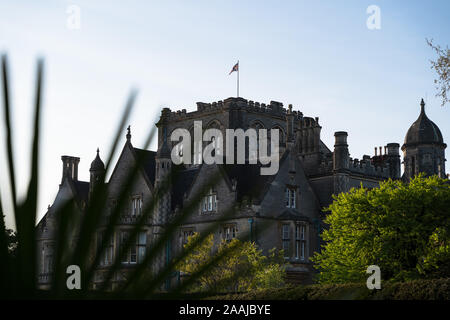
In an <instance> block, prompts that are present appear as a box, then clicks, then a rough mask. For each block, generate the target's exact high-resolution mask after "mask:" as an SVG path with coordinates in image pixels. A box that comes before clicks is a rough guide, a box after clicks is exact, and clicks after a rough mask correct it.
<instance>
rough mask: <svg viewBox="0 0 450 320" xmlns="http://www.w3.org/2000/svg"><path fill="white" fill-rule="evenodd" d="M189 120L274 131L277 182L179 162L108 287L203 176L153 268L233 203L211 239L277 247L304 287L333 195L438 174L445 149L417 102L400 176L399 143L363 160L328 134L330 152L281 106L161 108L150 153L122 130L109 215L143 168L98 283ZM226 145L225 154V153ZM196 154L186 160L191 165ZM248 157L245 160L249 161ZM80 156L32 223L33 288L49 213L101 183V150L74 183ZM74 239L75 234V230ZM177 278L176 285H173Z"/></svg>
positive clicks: (46, 265) (49, 232)
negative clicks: (86, 177) (130, 176)
mask: <svg viewBox="0 0 450 320" xmlns="http://www.w3.org/2000/svg"><path fill="white" fill-rule="evenodd" d="M194 121H202V125H203V129H207V128H216V129H218V130H220V131H221V132H223V135H224V136H225V132H224V131H225V129H239V128H241V129H244V130H247V129H248V128H255V129H262V128H266V129H273V128H276V129H278V130H279V132H280V135H279V145H280V148H279V152H280V158H279V159H280V161H279V170H278V172H277V173H276V174H275V175H267V176H263V175H261V174H260V170H259V169H260V167H261V165H260V164H249V163H246V164H211V165H206V164H191V165H184V166H183V167H182V168H181V171H180V172H179V174H178V175H177V179H176V180H175V181H173V183H171V185H170V188H169V192H167V193H165V194H164V195H163V196H162V197H160V199H159V201H158V204H157V207H156V209H155V212H154V214H153V215H152V217H151V218H150V219H148V221H147V223H146V224H145V226H144V227H143V228H142V230H141V232H140V233H139V234H138V236H137V238H136V239H135V241H134V245H133V246H132V248H131V249H130V250H129V251H128V253H127V255H126V257H125V258H124V259H123V261H121V262H122V264H121V265H122V269H121V271H120V272H119V273H118V274H117V275H115V276H114V279H113V281H112V284H111V286H112V287H115V286H116V285H117V284H119V283H120V282H121V281H124V280H126V279H127V277H128V272H129V271H130V270H132V269H133V268H134V267H135V266H136V265H137V264H138V263H139V262H140V261H142V259H143V257H144V256H145V254H146V252H148V251H149V248H151V246H152V243H155V241H156V240H157V239H158V237H160V235H161V233H162V232H164V229H165V227H166V226H167V224H168V222H169V221H171V219H173V218H174V217H176V216H177V214H178V213H180V212H182V211H183V209H184V208H186V205H187V204H188V203H190V201H192V199H193V198H195V196H196V194H198V191H199V190H200V189H202V188H203V187H204V186H205V184H206V183H207V181H208V179H209V177H211V176H214V175H215V174H218V175H219V177H220V178H219V180H218V181H216V182H215V183H214V186H213V187H212V188H210V189H209V191H208V193H207V194H206V195H205V197H204V199H203V201H202V202H201V204H200V205H199V206H197V207H196V209H195V210H194V212H191V213H190V214H189V215H188V216H186V218H185V220H184V221H183V223H182V224H181V225H180V226H179V227H178V229H177V232H176V234H175V236H174V237H172V239H170V241H168V242H167V245H166V248H165V250H163V251H162V252H161V254H160V255H159V256H158V259H157V260H156V261H155V262H154V263H153V265H152V269H153V271H155V270H158V269H159V268H161V267H162V266H164V265H165V264H166V263H167V261H169V260H170V259H171V257H173V256H174V255H176V254H177V252H180V250H182V246H183V244H184V243H186V241H187V237H188V236H189V235H191V234H193V233H194V232H200V233H201V232H202V231H205V230H208V228H209V227H211V225H212V224H214V223H217V221H218V220H219V217H221V216H223V215H224V214H225V212H227V210H229V209H230V208H235V205H236V203H239V204H240V207H239V209H238V210H237V209H236V210H234V211H233V214H232V216H230V217H229V218H227V219H226V220H224V221H220V223H219V227H218V228H216V229H215V231H214V237H215V240H216V242H219V241H220V240H221V239H224V240H229V239H232V238H234V237H238V236H242V235H245V238H246V239H248V240H251V241H254V242H255V243H256V244H257V245H258V246H259V248H261V249H262V250H263V252H265V253H266V252H268V250H270V249H271V248H274V247H275V248H278V249H283V250H284V255H285V259H286V263H287V275H288V280H289V281H292V282H303V283H310V282H311V281H312V275H313V273H314V271H313V268H312V265H311V262H310V260H309V258H310V257H311V256H312V254H313V252H315V251H318V250H320V238H319V235H320V232H321V230H322V229H323V227H324V225H323V222H322V220H323V217H324V214H323V211H322V210H323V208H324V207H327V206H328V205H329V204H330V203H331V202H332V195H333V194H339V193H341V192H346V191H348V190H350V188H352V187H359V186H360V185H361V183H362V185H363V186H365V187H368V188H373V187H377V186H378V185H379V183H380V181H383V180H386V179H389V178H392V179H402V178H403V179H405V180H408V179H409V178H410V177H412V176H414V175H415V174H418V173H419V172H425V173H427V174H429V175H431V174H438V175H439V176H441V177H445V157H444V150H445V148H446V145H445V144H444V142H443V139H442V134H441V132H440V131H439V128H438V127H437V126H436V125H435V124H434V123H433V122H432V121H431V120H429V119H428V118H427V116H426V114H425V106H424V103H423V100H422V102H421V113H420V116H419V118H418V119H417V121H416V122H414V124H413V125H412V126H411V128H410V129H409V130H408V133H407V135H406V138H405V143H404V145H403V146H402V150H403V153H404V173H403V176H402V174H401V168H400V153H399V149H400V145H399V144H398V143H389V144H387V145H386V146H385V147H384V150H383V149H382V147H379V149H377V148H375V155H373V156H369V155H364V156H363V157H362V158H361V159H357V158H351V157H350V155H349V151H348V144H347V132H344V131H339V132H335V134H334V136H335V144H334V146H333V147H332V148H330V147H328V146H326V145H325V144H324V143H323V141H322V140H321V129H322V127H321V125H320V123H319V118H317V117H316V118H313V117H307V116H304V115H303V113H302V112H300V111H294V110H293V108H292V106H291V105H289V107H288V108H287V109H286V108H284V107H283V104H282V103H280V102H276V101H271V102H270V103H269V104H264V103H258V102H254V101H251V100H246V99H243V98H228V99H225V100H224V101H218V102H213V103H202V102H198V103H197V110H196V111H192V112H186V110H185V109H183V110H179V111H172V110H171V109H169V108H165V109H163V110H162V113H161V117H160V120H159V122H158V123H157V124H156V126H157V127H158V150H157V151H156V152H154V151H148V150H142V149H138V148H135V147H134V146H133V144H132V142H131V133H130V129H128V132H127V135H126V141H125V144H124V145H123V149H122V152H121V154H120V157H119V159H118V161H117V163H116V164H115V167H114V170H113V172H112V174H111V177H110V178H109V181H107V182H105V183H106V184H107V186H106V187H107V193H108V197H107V199H108V200H107V201H108V205H107V206H106V208H104V211H105V215H108V213H110V212H111V211H112V210H113V209H114V208H115V206H116V205H117V198H118V196H119V192H120V190H121V187H122V186H123V184H124V183H125V179H126V176H127V172H129V170H130V168H132V167H133V166H134V165H135V164H136V161H137V159H139V158H142V159H144V161H143V165H142V166H141V168H140V170H139V171H138V173H137V176H136V178H135V179H134V181H133V185H132V187H131V188H130V189H129V190H128V193H129V194H128V196H129V203H128V205H127V206H126V208H124V209H123V210H122V212H121V216H120V221H119V223H118V224H117V226H116V229H115V234H114V237H113V238H112V239H111V241H110V243H108V245H107V249H106V252H105V254H104V255H103V256H102V258H101V262H100V266H99V267H98V270H97V277H96V281H101V280H102V279H103V275H104V272H105V271H107V270H108V267H109V266H110V265H111V263H112V262H113V259H114V258H115V256H116V255H117V254H118V250H119V248H120V246H121V245H122V244H123V243H124V242H125V241H126V240H127V239H128V236H129V233H130V230H131V228H132V227H133V225H134V224H135V223H136V221H137V219H138V218H139V216H140V214H141V213H142V208H143V207H144V206H145V204H147V203H149V201H151V199H152V196H153V195H154V194H155V192H156V190H157V188H158V186H160V185H161V183H162V182H163V181H164V178H165V176H166V175H167V174H168V172H169V171H170V170H171V168H172V166H173V164H172V161H171V157H170V154H171V150H172V148H173V146H174V144H175V143H172V142H170V140H169V139H168V137H169V136H170V133H171V132H172V131H173V130H175V129H177V128H184V129H187V130H189V132H193V130H194ZM224 148H225V147H224ZM195 157H196V155H195V154H193V158H195ZM247 158H248V154H247ZM79 161H80V159H79V158H77V157H69V156H63V157H62V162H63V170H62V180H61V184H60V186H59V191H58V194H57V196H56V199H55V201H54V203H53V204H52V205H51V206H49V208H48V211H47V213H46V214H45V216H44V217H43V218H42V220H41V221H40V222H39V224H38V226H37V230H38V256H39V257H40V264H39V270H38V271H39V285H40V286H41V287H42V288H46V287H48V286H49V283H50V282H51V274H52V261H53V254H54V245H55V243H54V241H55V240H54V239H55V216H54V215H55V212H56V211H57V209H58V207H59V206H60V205H61V203H63V202H64V200H66V199H70V198H74V199H75V200H76V204H77V210H78V211H79V214H80V215H82V214H83V212H84V211H85V210H86V207H87V204H88V200H89V197H90V195H91V194H92V193H93V192H94V190H95V188H96V186H98V184H101V183H103V181H104V175H105V166H104V164H103V162H102V160H101V159H100V156H99V152H98V150H97V155H96V157H95V159H94V161H93V162H92V164H91V168H90V181H89V182H83V181H79V180H78V163H79ZM102 232H103V229H102V227H99V229H98V236H97V239H96V241H97V242H99V241H101V237H102ZM74 237H75V239H76V231H74ZM174 281H175V280H174Z"/></svg>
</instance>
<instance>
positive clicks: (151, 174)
mask: <svg viewBox="0 0 450 320" xmlns="http://www.w3.org/2000/svg"><path fill="white" fill-rule="evenodd" d="M133 149H134V152H135V153H136V155H137V156H138V157H141V156H142V157H143V169H144V172H145V174H146V175H147V177H148V179H149V180H150V182H151V183H152V184H153V185H154V183H155V170H156V161H155V156H156V152H155V151H149V150H143V149H138V148H133Z"/></svg>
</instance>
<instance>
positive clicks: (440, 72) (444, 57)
mask: <svg viewBox="0 0 450 320" xmlns="http://www.w3.org/2000/svg"><path fill="white" fill-rule="evenodd" d="M427 43H428V45H429V46H430V47H431V48H432V49H433V50H434V51H435V52H436V54H437V55H438V57H437V59H436V60H434V61H433V60H430V62H431V68H432V69H434V71H435V72H436V74H437V79H435V80H434V83H435V85H436V89H437V90H438V93H437V94H436V97H441V98H442V104H441V105H442V106H443V105H445V104H446V103H447V102H448V101H449V98H448V93H449V92H450V71H449V70H450V49H449V48H448V47H446V48H445V49H443V48H441V46H439V45H435V44H434V43H433V39H431V40H428V39H427Z"/></svg>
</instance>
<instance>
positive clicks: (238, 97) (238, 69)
mask: <svg viewBox="0 0 450 320" xmlns="http://www.w3.org/2000/svg"><path fill="white" fill-rule="evenodd" d="M237 64H238V69H237V97H238V98H239V69H240V67H239V60H238V63H237Z"/></svg>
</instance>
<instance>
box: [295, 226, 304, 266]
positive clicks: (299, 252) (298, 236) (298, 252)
mask: <svg viewBox="0 0 450 320" xmlns="http://www.w3.org/2000/svg"><path fill="white" fill-rule="evenodd" d="M305 256H306V226H305V225H304V224H297V225H296V226H295V258H296V259H300V260H305Z"/></svg>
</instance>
